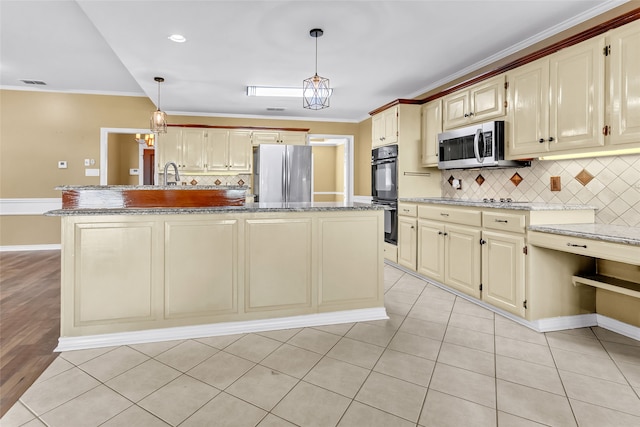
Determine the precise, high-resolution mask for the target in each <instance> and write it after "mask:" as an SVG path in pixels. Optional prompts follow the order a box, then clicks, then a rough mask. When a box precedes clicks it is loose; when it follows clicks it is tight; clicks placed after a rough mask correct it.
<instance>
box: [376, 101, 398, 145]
mask: <svg viewBox="0 0 640 427" xmlns="http://www.w3.org/2000/svg"><path fill="white" fill-rule="evenodd" d="M398 110H399V106H398V105H396V106H393V107H390V108H387V109H386V110H384V111H382V112H380V113H378V114H376V115H374V116H373V118H372V119H371V123H372V129H371V143H372V144H371V145H372V147H373V148H375V147H380V146H382V145H389V144H396V143H397V142H398V131H399V129H398V120H399V119H398Z"/></svg>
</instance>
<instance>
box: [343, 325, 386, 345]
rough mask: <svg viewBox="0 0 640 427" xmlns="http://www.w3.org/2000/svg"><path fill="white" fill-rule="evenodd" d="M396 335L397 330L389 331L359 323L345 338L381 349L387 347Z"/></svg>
mask: <svg viewBox="0 0 640 427" xmlns="http://www.w3.org/2000/svg"><path fill="white" fill-rule="evenodd" d="M395 333H396V330H395V329H387V328H384V327H380V326H375V325H369V324H367V323H357V324H356V325H355V326H354V327H353V328H351V330H350V331H349V332H347V334H346V335H345V337H347V338H351V339H354V340H357V341H362V342H366V343H369V344H374V345H377V346H380V347H386V346H387V345H388V344H389V342H391V338H393V336H394V335H395Z"/></svg>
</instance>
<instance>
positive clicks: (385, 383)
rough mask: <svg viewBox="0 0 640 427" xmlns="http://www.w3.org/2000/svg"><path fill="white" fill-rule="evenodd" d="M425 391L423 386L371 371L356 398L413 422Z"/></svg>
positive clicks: (418, 412)
mask: <svg viewBox="0 0 640 427" xmlns="http://www.w3.org/2000/svg"><path fill="white" fill-rule="evenodd" d="M426 392H427V389H426V388H425V387H420V386H418V385H415V384H411V383H408V382H406V381H402V380H399V379H397V378H393V377H390V376H388V375H383V374H379V373H377V372H372V373H371V375H369V378H367V380H366V381H365V383H364V384H363V386H362V388H361V389H360V391H359V392H358V394H357V395H356V400H357V401H359V402H362V403H365V404H367V405H369V406H373V407H374V408H377V409H380V410H382V411H385V412H389V413H391V414H393V415H396V416H398V417H401V418H404V419H406V420H409V421H411V422H414V423H415V422H417V421H418V417H419V416H420V408H421V406H422V402H423V400H424V396H425V394H426Z"/></svg>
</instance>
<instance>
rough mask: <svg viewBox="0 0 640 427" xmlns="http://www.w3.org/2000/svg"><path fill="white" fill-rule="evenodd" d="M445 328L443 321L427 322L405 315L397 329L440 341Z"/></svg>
mask: <svg viewBox="0 0 640 427" xmlns="http://www.w3.org/2000/svg"><path fill="white" fill-rule="evenodd" d="M446 330H447V325H446V324H445V323H437V322H429V321H427V320H421V319H414V318H412V317H407V318H406V319H405V321H404V322H403V323H402V326H400V329H399V331H400V332H405V333H408V334H412V335H419V336H421V337H426V338H431V339H433V340H437V341H442V339H443V338H444V336H445V331H446Z"/></svg>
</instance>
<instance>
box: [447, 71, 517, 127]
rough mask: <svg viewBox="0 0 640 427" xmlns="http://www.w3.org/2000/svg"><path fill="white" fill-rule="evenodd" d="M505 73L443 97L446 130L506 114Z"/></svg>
mask: <svg viewBox="0 0 640 427" xmlns="http://www.w3.org/2000/svg"><path fill="white" fill-rule="evenodd" d="M505 95H506V89H505V75H504V74H500V75H498V76H495V77H492V78H490V79H488V80H485V81H483V82H481V83H477V84H475V85H473V86H470V87H469V88H467V89H463V90H459V91H457V92H454V93H451V94H449V95H446V96H444V97H443V98H442V117H443V119H442V120H443V123H442V128H443V129H444V130H449V129H453V128H456V127H460V126H464V125H468V124H472V123H478V122H484V121H488V120H491V119H495V118H498V117H502V116H504V115H505V114H506V112H507V109H506V108H505V102H504V101H505Z"/></svg>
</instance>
